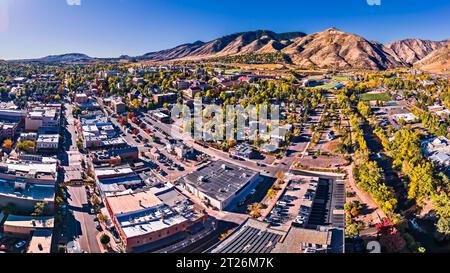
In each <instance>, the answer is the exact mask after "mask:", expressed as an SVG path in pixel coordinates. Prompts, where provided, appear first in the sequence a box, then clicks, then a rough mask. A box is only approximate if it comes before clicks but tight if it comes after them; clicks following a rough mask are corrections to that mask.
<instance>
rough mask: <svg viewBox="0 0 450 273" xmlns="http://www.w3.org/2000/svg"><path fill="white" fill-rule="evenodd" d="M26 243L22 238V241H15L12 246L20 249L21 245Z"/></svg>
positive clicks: (23, 245)
mask: <svg viewBox="0 0 450 273" xmlns="http://www.w3.org/2000/svg"><path fill="white" fill-rule="evenodd" d="M26 244H27V241H24V240H22V241H20V242H18V243H16V244H15V245H14V247H15V248H17V249H22V248H23V247H25V245H26Z"/></svg>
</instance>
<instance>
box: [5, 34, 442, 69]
mask: <svg viewBox="0 0 450 273" xmlns="http://www.w3.org/2000/svg"><path fill="white" fill-rule="evenodd" d="M445 43H446V41H431V40H421V39H414V38H409V39H403V40H398V41H394V42H392V43H388V44H386V45H383V44H382V43H379V42H377V41H369V40H367V39H366V38H364V37H362V36H359V35H357V34H352V33H347V32H344V31H341V30H339V29H337V28H329V29H326V30H324V31H320V32H316V33H312V34H305V33H303V32H284V33H276V32H273V31H270V30H255V31H247V32H237V33H233V34H229V35H225V36H222V37H220V38H217V39H213V40H211V41H207V42H203V41H196V42H193V43H185V44H181V45H179V46H176V47H173V48H169V49H165V50H160V51H154V52H148V53H145V54H143V55H140V56H131V57H130V56H128V55H122V56H120V57H118V58H92V57H89V56H88V55H85V54H82V53H68V54H62V55H50V56H46V57H43V58H38V59H26V60H16V61H13V62H31V63H80V62H86V63H88V62H95V61H176V60H202V59H209V58H216V57H224V56H234V55H244V54H270V53H281V54H284V55H285V56H287V57H289V59H290V60H292V62H293V64H295V65H297V66H299V67H302V68H342V69H347V68H349V69H352V68H355V69H371V70H385V69H390V68H397V67H411V66H413V65H414V64H415V63H417V62H419V61H421V60H422V59H424V58H426V57H427V56H428V55H430V54H431V53H433V52H435V51H436V50H439V49H440V48H442V47H443V46H444V45H445Z"/></svg>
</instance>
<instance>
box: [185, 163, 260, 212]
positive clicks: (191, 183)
mask: <svg viewBox="0 0 450 273" xmlns="http://www.w3.org/2000/svg"><path fill="white" fill-rule="evenodd" d="M259 178H260V177H259V173H257V172H255V171H252V170H249V169H245V168H242V167H239V166H236V165H234V164H231V163H228V162H225V161H221V160H219V161H214V162H211V163H210V164H208V165H206V166H204V167H201V168H200V169H198V170H196V171H194V172H192V173H190V174H188V175H187V176H185V177H184V178H183V179H181V180H180V183H181V185H182V186H183V187H184V188H185V189H186V190H188V191H189V192H190V193H192V194H194V195H195V196H197V197H198V198H200V199H201V200H202V201H203V202H204V203H205V204H207V205H210V206H212V207H215V208H217V209H219V210H231V209H233V208H234V206H236V205H237V204H238V203H239V202H240V201H241V200H243V199H245V198H246V197H247V196H248V195H249V194H250V192H251V191H252V190H253V189H254V188H255V187H256V185H257V183H258V182H259V181H260V179H259Z"/></svg>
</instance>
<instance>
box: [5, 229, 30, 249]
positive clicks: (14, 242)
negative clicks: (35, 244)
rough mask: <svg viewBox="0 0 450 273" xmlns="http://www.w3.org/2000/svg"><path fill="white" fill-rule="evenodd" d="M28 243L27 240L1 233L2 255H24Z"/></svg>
mask: <svg viewBox="0 0 450 273" xmlns="http://www.w3.org/2000/svg"><path fill="white" fill-rule="evenodd" d="M28 243H29V242H28V241H27V240H24V239H21V238H17V237H10V236H7V235H4V234H1V233H0V253H24V252H25V251H26V248H27V246H28Z"/></svg>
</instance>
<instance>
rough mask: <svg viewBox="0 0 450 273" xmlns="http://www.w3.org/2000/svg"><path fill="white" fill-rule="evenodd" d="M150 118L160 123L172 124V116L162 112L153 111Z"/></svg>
mask: <svg viewBox="0 0 450 273" xmlns="http://www.w3.org/2000/svg"><path fill="white" fill-rule="evenodd" d="M150 116H151V117H152V118H153V119H155V120H157V121H159V122H162V123H170V116H169V115H167V114H165V113H162V112H161V111H151V112H150Z"/></svg>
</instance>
